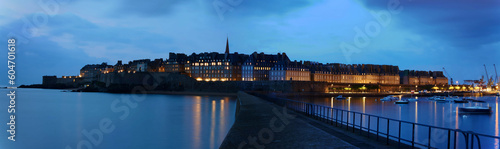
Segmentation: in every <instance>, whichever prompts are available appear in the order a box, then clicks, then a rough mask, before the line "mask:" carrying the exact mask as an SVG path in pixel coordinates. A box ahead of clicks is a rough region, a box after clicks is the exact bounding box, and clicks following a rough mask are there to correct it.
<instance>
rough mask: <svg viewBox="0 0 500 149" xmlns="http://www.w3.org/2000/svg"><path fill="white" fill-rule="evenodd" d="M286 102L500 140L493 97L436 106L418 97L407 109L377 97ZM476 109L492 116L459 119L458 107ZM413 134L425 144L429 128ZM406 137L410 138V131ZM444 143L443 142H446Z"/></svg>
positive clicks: (495, 142) (494, 143) (492, 145)
mask: <svg viewBox="0 0 500 149" xmlns="http://www.w3.org/2000/svg"><path fill="white" fill-rule="evenodd" d="M289 98H291V99H295V100H301V101H305V102H309V103H315V104H319V105H327V106H330V107H333V108H339V109H345V110H350V111H356V112H363V113H367V114H372V115H379V116H383V117H388V118H393V119H400V120H404V121H410V122H416V123H419V124H427V125H433V126H438V127H445V128H451V129H461V130H465V131H473V132H477V133H481V134H487V135H494V136H499V122H498V119H499V115H498V113H499V109H498V97H493V96H489V97H488V96H485V97H478V98H477V99H479V100H484V101H486V102H485V103H436V102H435V101H430V100H427V98H426V97H420V98H418V101H416V102H415V101H413V102H412V101H410V103H409V104H406V105H405V104H402V105H398V104H394V102H393V101H392V102H385V101H380V98H379V97H352V98H350V100H336V99H333V100H332V99H331V98H329V97H328V98H318V97H314V98H305V97H289ZM476 105H477V106H490V107H492V110H493V113H492V114H491V115H461V114H459V112H458V108H459V107H464V106H476ZM351 118H352V117H351ZM356 121H358V120H356ZM395 124H396V123H395ZM364 125H366V124H364ZM391 126H394V127H396V126H397V125H392V122H391ZM419 128H420V129H419ZM415 131H416V132H424V133H420V136H421V137H419V133H416V138H420V140H423V141H421V142H425V138H427V135H428V133H425V132H427V131H428V128H426V127H415ZM391 133H393V132H392V127H391ZM394 133H396V134H395V135H396V136H397V128H396V132H394ZM407 133H409V134H410V135H411V128H410V130H409V132H407ZM410 139H411V138H410ZM462 139H463V138H462ZM417 140H418V139H417ZM431 140H432V143H433V144H434V143H437V142H440V141H435V140H434V139H431ZM444 140H445V141H446V139H444ZM459 140H460V139H459ZM481 142H482V144H483V143H484V142H490V143H489V145H490V146H489V148H498V147H499V140H492V139H490V140H487V139H485V140H481ZM483 148H484V147H483Z"/></svg>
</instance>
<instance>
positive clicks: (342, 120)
mask: <svg viewBox="0 0 500 149" xmlns="http://www.w3.org/2000/svg"><path fill="white" fill-rule="evenodd" d="M342 124H344V110H340V128H342Z"/></svg>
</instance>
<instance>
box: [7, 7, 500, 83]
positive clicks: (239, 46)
mask: <svg viewBox="0 0 500 149" xmlns="http://www.w3.org/2000/svg"><path fill="white" fill-rule="evenodd" d="M0 35H1V36H2V40H1V41H2V42H0V46H1V47H7V45H6V44H7V39H8V38H9V37H16V38H17V39H18V40H17V42H18V43H17V45H16V49H17V55H16V56H17V57H16V62H17V67H16V73H17V78H16V81H17V84H18V85H20V84H33V83H41V82H42V76H43V75H57V76H61V75H78V73H79V70H80V68H81V67H83V66H84V65H85V64H94V63H101V62H108V63H109V64H112V65H114V64H115V63H116V61H117V60H123V61H124V62H128V61H130V60H134V59H146V58H147V59H155V58H163V59H165V58H168V53H169V52H182V53H187V54H191V53H193V52H196V53H199V52H206V51H216V52H224V48H225V41H226V37H227V36H229V42H230V49H231V52H239V53H246V54H251V53H252V52H254V51H257V52H264V53H268V54H275V53H277V52H286V53H287V54H288V56H289V57H290V58H291V59H292V60H310V61H317V62H322V63H327V62H330V63H334V62H336V63H348V64H389V65H398V66H399V67H400V69H401V70H404V69H416V70H426V71H428V70H442V67H445V68H446V69H447V71H448V73H449V74H450V76H451V77H453V79H454V80H458V81H460V82H461V83H462V81H463V80H465V79H479V78H480V77H481V76H482V75H485V71H484V67H483V64H486V65H487V68H488V73H489V75H490V76H491V75H494V73H495V72H494V69H493V64H494V63H496V64H497V65H500V63H499V62H500V61H499V60H498V58H499V56H500V51H499V50H500V1H498V0H439V1H436V0H401V1H398V0H333V1H332V0H266V1H263V0H151V1H147V2H146V1H137V0H85V1H83V0H16V1H1V2H0ZM2 51H3V52H2V55H3V56H1V61H3V62H5V61H7V50H2ZM4 64H5V63H4ZM0 72H2V73H5V74H4V75H7V74H6V73H7V67H6V66H4V67H0ZM450 76H448V77H450ZM7 81H8V78H7V77H4V78H3V79H0V86H6V85H7Z"/></svg>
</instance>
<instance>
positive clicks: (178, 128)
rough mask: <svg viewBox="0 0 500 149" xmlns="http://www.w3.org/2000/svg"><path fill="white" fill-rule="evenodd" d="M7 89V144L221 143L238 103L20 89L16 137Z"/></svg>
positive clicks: (9, 147)
mask: <svg viewBox="0 0 500 149" xmlns="http://www.w3.org/2000/svg"><path fill="white" fill-rule="evenodd" d="M7 91H9V90H5V89H0V93H1V94H2V96H3V97H2V98H1V99H2V100H1V102H0V108H3V109H0V111H2V112H0V122H2V124H1V125H0V126H1V127H0V128H2V130H1V131H0V132H2V133H0V134H1V136H2V137H0V148H1V149H4V148H5V149H31V148H40V149H77V148H79V146H80V148H82V149H83V148H85V149H87V148H94V149H96V148H103V149H104V148H105V149H108V148H117V149H138V148H148V149H149V148H152V149H155V148H172V149H173V148H175V149H183V148H189V149H191V148H193V149H197V148H218V147H219V145H220V144H221V143H222V141H223V139H224V137H225V135H226V133H227V132H228V131H229V129H230V128H231V126H232V124H233V122H234V111H235V108H236V105H235V100H234V97H222V96H221V97H217V96H183V95H151V94H150V95H131V94H109V93H77V92H61V91H60V90H45V89H18V90H17V91H16V93H17V99H16V141H15V142H12V141H10V140H8V139H7V137H8V136H9V135H8V133H7V132H6V130H7V129H9V126H8V125H6V123H7V122H8V121H9V115H10V114H8V112H7V109H8V105H9V101H8V97H7V96H6V94H7ZM101 125H102V126H101Z"/></svg>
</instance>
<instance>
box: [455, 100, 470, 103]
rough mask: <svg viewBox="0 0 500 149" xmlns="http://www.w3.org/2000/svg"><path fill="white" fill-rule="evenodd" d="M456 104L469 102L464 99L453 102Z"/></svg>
mask: <svg viewBox="0 0 500 149" xmlns="http://www.w3.org/2000/svg"><path fill="white" fill-rule="evenodd" d="M453 102H454V103H469V101H467V100H464V99H455V100H453Z"/></svg>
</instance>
